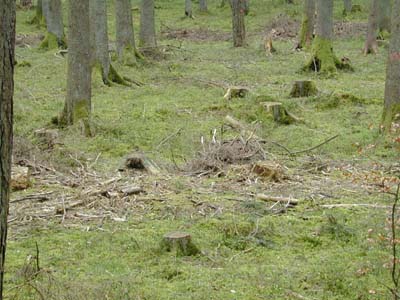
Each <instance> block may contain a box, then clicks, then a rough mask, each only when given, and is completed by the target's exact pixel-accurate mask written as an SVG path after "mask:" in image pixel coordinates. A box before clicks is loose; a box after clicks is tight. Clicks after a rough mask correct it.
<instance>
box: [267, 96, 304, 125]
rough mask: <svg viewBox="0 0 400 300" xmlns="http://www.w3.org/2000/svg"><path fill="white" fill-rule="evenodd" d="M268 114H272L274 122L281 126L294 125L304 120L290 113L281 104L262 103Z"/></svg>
mask: <svg viewBox="0 0 400 300" xmlns="http://www.w3.org/2000/svg"><path fill="white" fill-rule="evenodd" d="M260 104H261V105H262V106H263V107H264V108H265V110H266V111H267V112H269V113H271V114H272V117H273V118H274V121H275V122H276V123H280V124H286V125H288V124H292V123H295V122H301V121H302V120H301V119H300V118H298V117H296V116H295V115H293V114H292V113H290V112H288V111H287V110H286V108H285V107H284V106H283V104H282V103H281V102H262V103H260Z"/></svg>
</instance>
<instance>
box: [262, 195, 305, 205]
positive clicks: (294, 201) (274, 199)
mask: <svg viewBox="0 0 400 300" xmlns="http://www.w3.org/2000/svg"><path fill="white" fill-rule="evenodd" d="M256 198H257V199H258V200H261V201H265V202H276V203H278V202H279V203H286V204H287V205H297V204H299V200H298V199H294V198H288V197H274V196H269V195H266V194H257V195H256Z"/></svg>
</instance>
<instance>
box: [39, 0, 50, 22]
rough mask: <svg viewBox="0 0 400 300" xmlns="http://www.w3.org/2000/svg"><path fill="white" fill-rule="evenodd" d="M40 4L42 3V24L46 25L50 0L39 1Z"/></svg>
mask: <svg viewBox="0 0 400 300" xmlns="http://www.w3.org/2000/svg"><path fill="white" fill-rule="evenodd" d="M41 2H42V14H43V24H46V23H47V17H48V15H49V11H50V0H41Z"/></svg>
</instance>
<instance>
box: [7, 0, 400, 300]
mask: <svg viewBox="0 0 400 300" xmlns="http://www.w3.org/2000/svg"><path fill="white" fill-rule="evenodd" d="M133 2H134V5H135V6H137V2H138V1H133ZM260 2H263V1H260ZM267 2H268V3H267V4H265V3H254V4H253V3H252V8H251V12H250V14H249V16H248V17H247V20H246V25H247V32H248V42H249V45H248V47H245V48H241V49H234V48H232V46H231V44H232V42H231V34H230V26H231V23H230V22H231V21H230V20H231V19H230V10H229V7H228V6H226V7H225V8H217V7H216V6H217V4H216V3H214V2H211V3H210V13H208V14H198V13H197V11H196V10H195V19H184V18H182V15H183V14H182V11H183V10H182V8H183V7H182V3H180V1H175V0H174V1H170V0H168V1H167V0H163V1H158V3H157V10H156V18H157V29H158V37H159V47H160V53H159V55H158V56H157V57H153V58H152V59H148V60H147V61H146V62H139V63H138V65H137V66H136V67H135V68H129V67H125V66H120V65H118V64H116V68H117V70H118V71H119V72H120V73H121V74H123V75H125V76H128V77H131V78H133V79H136V80H140V81H141V82H143V86H141V87H125V86H118V85H115V86H112V87H107V86H104V85H103V84H102V82H101V79H100V76H99V74H97V73H94V78H93V98H92V103H93V126H94V129H95V136H94V137H91V138H87V137H84V136H83V135H82V134H81V130H80V128H79V125H77V126H74V127H71V128H68V129H63V130H58V129H57V128H56V127H54V125H52V124H51V118H52V117H54V116H56V115H57V114H58V113H59V112H60V110H61V109H62V107H63V101H64V98H65V91H66V80H65V79H66V59H65V57H63V56H62V55H61V54H59V53H57V51H47V52H45V51H41V50H38V49H37V47H38V44H39V43H40V39H41V37H42V36H43V28H36V27H34V26H31V25H28V24H27V23H26V21H27V20H29V19H30V18H32V16H33V14H34V11H33V10H32V11H18V16H17V17H18V20H17V21H18V22H17V44H18V47H17V61H18V65H17V67H16V78H15V89H16V96H15V134H16V138H15V149H14V162H15V163H17V164H21V165H25V166H29V167H30V169H31V173H32V178H33V180H32V186H31V187H30V188H29V189H26V190H23V191H18V192H14V193H13V194H12V201H11V207H10V219H9V222H10V233H9V244H8V252H7V265H6V272H7V277H6V299H78V300H79V299H196V300H200V299H329V300H332V299H388V298H389V297H390V293H389V291H388V287H390V286H392V282H391V279H390V275H391V274H390V272H391V265H390V263H391V247H390V243H389V242H388V236H389V230H390V227H389V225H390V224H389V223H388V216H389V213H390V209H391V205H392V204H393V200H394V197H393V195H390V194H389V193H388V192H393V191H394V189H395V187H396V184H397V182H398V177H399V175H400V164H399V162H398V157H399V149H400V145H399V143H398V141H399V139H398V138H397V136H391V137H387V138H384V137H382V136H381V135H380V133H379V122H380V119H381V114H382V106H383V105H382V103H383V92H384V81H385V62H386V50H385V48H384V47H381V48H380V51H379V53H378V54H377V55H376V56H362V55H361V49H362V46H363V41H364V34H365V29H366V19H367V11H368V9H367V7H368V4H367V1H354V2H359V3H358V4H360V5H361V6H362V8H363V10H362V11H361V12H358V13H356V14H354V15H351V16H350V17H347V18H344V17H343V16H342V15H341V10H342V6H341V4H342V2H341V1H337V5H336V11H335V18H336V23H335V36H336V40H335V43H334V50H335V52H336V53H337V55H338V57H347V58H348V59H349V60H350V61H351V63H352V65H353V66H354V68H355V71H354V72H339V73H338V74H335V75H334V76H330V77H324V76H320V75H318V74H313V73H301V72H299V70H300V68H301V67H302V65H304V64H305V62H306V61H307V58H308V56H309V54H308V53H307V52H304V51H296V50H294V45H295V42H296V35H297V32H298V30H299V24H300V19H301V7H300V4H296V5H287V4H285V3H284V2H285V1H280V0H270V1H267ZM113 16H114V14H113V7H112V5H110V7H109V25H110V26H109V27H110V30H109V31H110V37H111V40H113V37H114V35H115V34H114V22H113ZM138 17H139V16H138V12H137V11H136V10H134V18H135V29H136V32H138V30H137V28H138ZM271 31H272V32H273V42H274V46H275V47H276V49H277V53H276V54H274V55H266V53H265V51H264V50H263V47H262V45H263V39H264V37H265V36H266V35H267V34H268V33H270V32H271ZM296 80H312V81H314V82H315V83H316V86H317V88H318V90H319V92H318V94H317V95H316V96H311V97H304V98H292V97H290V96H289V94H290V90H291V87H292V85H293V82H294V81H296ZM230 86H244V87H246V88H248V89H249V90H250V93H249V94H248V95H247V96H246V97H244V98H234V99H231V100H229V101H228V100H226V99H224V97H223V96H224V94H225V92H226V89H227V88H228V87H230ZM264 101H278V102H281V103H283V104H284V106H285V107H286V108H287V109H288V110H289V111H290V112H291V113H293V114H295V115H296V116H297V117H299V118H301V119H302V120H303V121H301V122H295V123H293V124H289V125H283V124H278V123H276V122H274V120H273V118H272V115H271V114H270V113H268V112H266V110H265V109H264V107H263V106H262V105H261V104H260V103H261V102H264ZM226 116H231V117H232V118H234V119H235V120H238V121H239V122H240V123H241V124H242V125H243V126H244V127H245V128H246V130H238V128H233V127H232V126H229V124H228V123H229V122H228V123H227V121H226V120H227V119H226ZM43 128H45V129H51V130H55V131H54V132H56V134H55V136H56V138H54V139H51V140H46V141H43V140H42V139H40V138H39V137H38V135H37V134H35V132H36V131H37V130H39V129H43ZM242 129H243V128H242ZM333 137H335V138H334V139H331V138H333ZM326 141H328V142H326ZM324 142H326V143H324ZM314 146H318V147H315V149H313V148H314ZM295 152H299V153H295ZM132 153H141V154H143V155H145V156H146V157H147V158H148V159H149V160H151V161H153V162H154V164H156V165H157V166H158V168H159V172H157V173H149V172H146V171H142V170H135V169H126V170H123V171H119V169H120V167H121V166H122V165H123V164H124V162H125V160H126V158H127V157H129V156H130V155H131V154H132ZM260 167H262V168H264V169H262V170H264V171H265V170H266V172H264V173H263V172H262V171H261V172H260V171H257V170H259V169H260ZM132 187H134V188H136V187H138V188H139V189H138V190H139V191H137V192H135V193H132V194H130V192H129V191H127V189H129V188H132ZM271 198H272V199H275V198H280V199H282V201H278V202H273V201H272V202H271V201H269V200H271ZM275 200H276V199H275ZM295 200H297V201H295ZM294 202H296V203H294ZM291 203H292V204H291ZM177 230H179V231H185V232H188V233H190V234H191V236H192V238H193V241H194V243H195V244H196V245H197V246H198V248H199V249H200V250H201V253H200V254H198V255H196V256H188V257H180V256H177V255H176V254H175V253H171V252H163V251H162V250H161V247H160V243H161V241H162V239H163V235H164V234H166V233H168V232H171V231H177Z"/></svg>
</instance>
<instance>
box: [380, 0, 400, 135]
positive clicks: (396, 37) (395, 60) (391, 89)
mask: <svg viewBox="0 0 400 300" xmlns="http://www.w3.org/2000/svg"><path fill="white" fill-rule="evenodd" d="M399 114H400V0H394V2H393V12H392V36H391V38H390V46H389V58H388V63H387V68H386V86H385V104H384V109H383V120H382V125H383V128H384V130H385V131H386V132H388V131H389V130H390V128H391V126H392V122H393V121H399V120H400V117H399Z"/></svg>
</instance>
